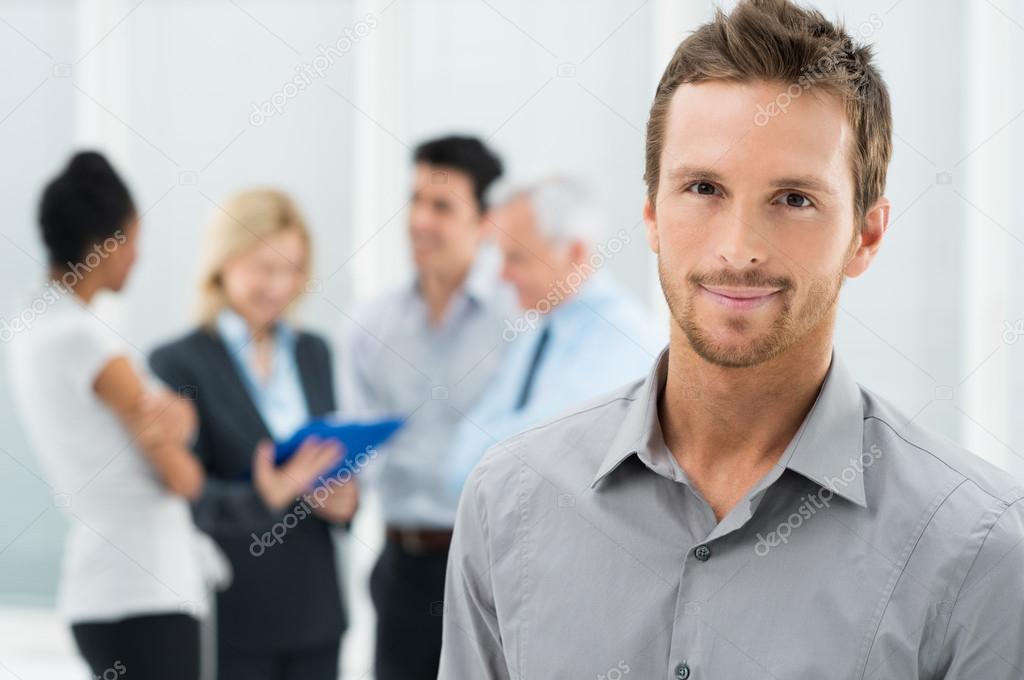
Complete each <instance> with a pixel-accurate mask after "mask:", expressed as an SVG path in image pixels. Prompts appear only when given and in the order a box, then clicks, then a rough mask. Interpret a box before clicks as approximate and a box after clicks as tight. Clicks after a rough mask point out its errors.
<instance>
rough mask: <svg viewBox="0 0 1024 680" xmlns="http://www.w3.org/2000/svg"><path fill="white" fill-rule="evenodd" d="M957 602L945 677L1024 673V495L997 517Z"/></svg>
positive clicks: (1012, 678) (1016, 679)
mask: <svg viewBox="0 0 1024 680" xmlns="http://www.w3.org/2000/svg"><path fill="white" fill-rule="evenodd" d="M952 606H953V609H952V613H951V615H950V621H949V628H948V630H947V633H946V642H945V645H944V648H945V649H944V656H945V657H946V658H948V659H949V660H950V662H949V664H948V665H946V667H945V668H944V671H943V673H942V674H941V675H940V676H939V677H941V678H943V679H944V680H953V679H954V678H986V680H1020V679H1021V678H1024V644H1022V641H1024V616H1022V614H1021V612H1022V611H1024V499H1018V500H1017V501H1015V502H1014V503H1012V504H1010V505H1009V506H1008V507H1007V508H1006V510H1004V511H1003V512H1002V514H1001V515H999V517H998V518H997V519H996V521H995V522H994V524H993V525H992V528H991V529H990V530H989V532H988V535H987V536H986V537H985V540H984V543H982V546H981V549H980V550H979V551H978V554H977V557H976V558H975V560H974V564H973V565H972V566H971V568H970V571H969V572H968V574H967V578H966V579H965V580H964V583H963V585H962V586H961V588H960V592H959V594H958V596H957V598H956V601H955V602H954V603H953V605H952Z"/></svg>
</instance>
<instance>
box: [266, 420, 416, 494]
mask: <svg viewBox="0 0 1024 680" xmlns="http://www.w3.org/2000/svg"><path fill="white" fill-rule="evenodd" d="M404 423H405V420H404V419H402V418H386V419H383V420H374V421H370V422H355V421H343V420H339V419H337V418H330V417H327V418H316V419H314V420H311V421H309V422H308V423H306V424H305V425H303V426H302V427H300V428H299V429H298V430H296V431H295V433H294V434H293V435H292V436H291V437H289V438H288V439H286V440H284V441H279V442H276V444H275V450H274V463H275V464H276V465H280V464H281V463H284V462H285V461H287V460H288V459H289V458H291V457H292V456H293V455H295V452H296V451H298V450H299V446H300V445H301V444H302V442H303V441H305V440H306V438H307V437H318V438H320V439H322V440H328V439H333V440H335V441H337V442H339V443H341V445H342V446H344V447H345V455H344V456H343V457H342V459H341V460H340V461H339V462H338V464H337V465H335V466H334V467H333V468H331V469H329V470H327V471H325V472H324V473H323V474H322V475H321V478H322V479H327V478H329V477H335V478H340V476H341V475H343V473H344V471H345V470H348V472H349V475H345V477H348V476H350V475H355V474H357V473H358V472H359V471H360V470H361V469H362V468H363V467H365V466H366V464H367V463H368V462H369V460H370V459H372V458H373V457H374V456H375V455H376V453H377V451H376V449H377V447H378V446H380V445H381V444H383V443H384V442H386V441H387V440H388V439H390V438H391V436H392V435H394V434H395V432H397V431H398V430H399V429H400V428H401V427H402V425H403V424H404Z"/></svg>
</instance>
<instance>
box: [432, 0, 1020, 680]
mask: <svg viewBox="0 0 1024 680" xmlns="http://www.w3.org/2000/svg"><path fill="white" fill-rule="evenodd" d="M891 126H892V123H891V114H890V105H889V98H888V94H887V90H886V87H885V84H884V83H883V81H882V79H881V77H880V75H879V74H878V72H877V70H876V69H875V67H874V66H873V65H872V60H871V55H870V51H869V50H868V49H867V48H865V47H861V46H858V45H856V44H854V43H853V42H852V41H851V39H850V37H849V36H848V35H847V34H846V33H845V32H844V31H843V30H842V29H841V28H840V27H839V26H837V25H835V24H833V23H830V22H828V21H827V20H826V19H825V18H824V17H822V16H821V15H820V14H819V13H817V12H811V11H807V10H804V9H801V8H799V7H797V6H795V5H793V4H792V3H790V2H788V1H786V0H771V1H770V0H741V2H740V3H739V4H738V5H737V7H736V9H735V10H734V11H733V12H732V13H730V14H729V15H725V14H722V13H720V12H719V13H716V16H715V18H714V19H713V21H712V22H711V23H709V24H707V25H705V26H702V27H701V28H699V29H698V30H697V31H696V32H695V33H693V34H692V35H691V36H690V37H688V38H687V39H686V40H684V41H683V43H682V44H681V45H680V46H679V48H678V50H677V51H676V53H675V55H674V56H673V58H672V61H671V63H670V64H669V66H668V68H667V69H666V70H665V73H664V75H663V77H662V79H661V82H660V84H659V86H658V90H657V93H656V95H655V100H654V103H653V105H652V108H651V115H650V120H649V122H648V134H647V157H646V173H645V179H646V181H647V186H648V196H647V199H646V202H645V205H644V218H645V222H646V225H647V235H648V241H649V243H650V246H651V248H652V249H653V250H654V251H655V252H656V253H657V254H658V265H659V272H660V278H661V284H662V289H663V291H664V293H665V297H666V299H667V301H668V305H669V309H670V311H671V329H670V332H671V335H670V343H669V347H668V349H667V350H666V351H665V352H664V353H663V354H662V355H661V357H660V358H659V359H658V361H657V363H656V364H655V366H654V367H653V369H652V370H651V372H650V374H649V376H648V377H647V379H646V380H644V381H641V382H638V383H636V384H632V385H629V386H626V387H624V388H622V389H621V390H620V391H619V392H617V393H615V394H612V395H611V396H609V397H607V398H604V399H600V400H598V401H595V402H593V403H591V404H589V405H587V406H585V407H582V408H580V409H579V410H578V411H577V412H576V413H574V414H572V415H569V416H566V417H563V418H560V419H558V420H555V421H552V422H549V423H547V424H544V425H541V426H539V427H536V428H534V429H532V430H529V431H527V432H525V433H522V434H520V435H518V436H516V437H513V438H512V439H510V440H508V441H506V442H504V443H502V444H499V445H498V446H496V447H493V448H492V449H491V450H490V451H489V452H488V453H487V454H486V456H485V457H484V459H483V461H482V462H481V463H480V464H479V465H478V466H477V467H476V469H475V470H474V471H473V473H472V474H471V476H470V478H469V480H468V482H467V484H466V487H465V489H464V491H463V495H462V499H461V504H460V507H459V515H458V519H457V522H456V531H455V538H454V541H453V544H452V550H451V554H450V558H449V563H448V574H447V584H446V593H445V607H446V608H445V623H444V646H443V650H442V659H441V670H440V674H439V677H440V678H443V679H444V680H465V679H467V678H472V679H473V680H488V679H497V678H570V677H571V678H599V679H600V678H606V679H609V680H610V679H620V678H626V677H633V678H642V679H643V680H652V679H654V680H657V679H663V680H672V679H674V680H688V679H689V678H707V679H709V680H744V679H747V678H778V679H779V680H821V679H822V678H844V679H851V680H852V679H857V680H862V679H864V678H871V679H875V678H880V679H885V680H890V679H901V680H903V679H909V678H921V679H924V678H927V679H939V678H944V679H953V678H957V679H960V678H970V679H974V678H978V679H980V678H985V679H986V680H992V679H995V680H1011V679H1013V680H1020V678H1024V613H1022V612H1024V503H1022V502H1021V499H1022V497H1024V489H1022V487H1021V486H1020V485H1019V484H1018V483H1017V482H1016V481H1015V480H1013V479H1012V478H1010V477H1009V476H1008V475H1006V474H1005V473H1003V472H1001V471H999V470H998V469H996V468H994V467H993V466H991V465H989V464H988V463H986V462H984V461H983V460H981V459H980V458H977V457H975V456H974V455H972V454H970V453H968V452H966V451H963V450H961V449H960V448H958V447H957V446H955V445H953V444H952V443H950V442H948V441H946V440H944V439H942V438H940V437H938V436H936V435H933V434H931V433H930V432H928V431H926V430H925V429H923V428H922V427H920V426H918V425H917V424H915V423H914V422H913V418H908V417H907V416H905V415H903V414H901V413H900V412H899V411H897V410H896V409H894V408H893V407H892V406H891V405H890V404H889V403H888V402H886V401H885V400H884V399H882V398H880V397H878V396H876V395H875V394H873V393H872V392H870V391H868V390H866V389H864V388H862V387H860V386H859V385H858V384H857V383H856V382H855V381H854V379H853V377H852V376H851V375H850V373H849V372H848V370H847V368H846V367H845V366H844V363H843V362H842V360H841V359H840V357H839V356H838V355H837V353H835V352H834V351H833V341H832V338H833V332H834V326H835V316H836V310H837V301H838V296H839V291H840V288H841V287H842V284H843V282H844V280H845V279H846V278H847V277H850V278H852V277H857V276H859V275H861V274H863V273H864V271H865V270H867V268H868V267H869V265H870V264H871V262H872V260H873V258H874V256H875V254H876V253H877V251H878V249H879V247H880V245H881V242H882V238H883V235H884V233H885V231H886V227H887V224H888V220H889V211H890V204H889V202H888V201H887V200H886V199H885V198H884V196H883V192H884V185H885V175H886V169H887V166H888V163H889V159H890V155H891V150H892V141H891V136H892V132H891ZM595 370H600V367H595Z"/></svg>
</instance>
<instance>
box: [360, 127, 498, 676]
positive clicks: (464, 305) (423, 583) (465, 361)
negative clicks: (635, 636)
mask: <svg viewBox="0 0 1024 680" xmlns="http://www.w3.org/2000/svg"><path fill="white" fill-rule="evenodd" d="M413 161H414V164H415V171H414V178H413V187H412V199H411V204H410V210H409V239H410V242H411V248H412V259H413V262H414V264H415V268H416V277H415V280H414V281H413V282H412V283H410V284H409V285H407V286H404V287H402V288H401V289H399V290H397V291H394V292H392V293H389V294H387V295H385V296H383V297H382V298H380V299H377V300H374V301H372V302H371V303H370V304H368V305H366V307H365V308H363V310H361V311H358V312H356V313H355V314H354V315H353V317H354V321H355V323H354V324H353V327H354V328H353V331H352V332H351V333H350V334H349V337H348V341H347V342H346V345H345V348H344V349H345V353H346V358H345V360H344V361H343V362H342V366H341V370H342V376H343V380H342V398H341V408H342V410H343V411H345V412H347V413H350V414H358V413H359V412H364V413H366V412H376V413H388V414H395V415H399V416H407V417H408V420H407V422H406V424H405V426H404V427H403V428H402V430H401V431H400V432H399V433H398V434H397V435H396V436H395V438H394V439H393V440H392V441H391V442H389V444H388V445H387V447H386V449H385V450H382V452H381V455H382V460H381V461H380V463H379V465H378V466H375V468H376V469H370V470H367V473H368V474H369V475H370V479H369V480H368V481H369V482H370V483H371V485H375V486H376V487H377V488H378V490H379V492H380V499H381V504H382V510H383V513H384V519H385V523H386V525H387V527H386V540H385V544H384V550H383V552H382V553H381V556H380V558H379V560H378V562H377V565H376V566H375V568H374V570H373V574H372V576H371V579H370V591H371V596H372V599H373V602H374V606H375V607H376V609H377V648H376V653H375V674H376V678H377V679H378V680H399V679H401V680H409V679H410V678H412V679H415V678H424V679H426V678H430V679H431V680H433V679H434V678H435V677H436V676H437V666H438V658H439V656H440V652H441V619H442V617H441V613H442V599H443V595H444V574H445V565H446V561H447V555H448V546H449V543H450V541H451V535H452V526H453V524H454V522H455V510H456V507H457V504H458V492H457V490H456V491H454V492H453V490H452V489H451V487H450V485H449V481H448V480H449V475H448V471H447V468H448V467H449V465H448V462H449V461H448V453H449V446H450V441H451V438H452V435H453V432H454V429H455V427H456V425H457V424H458V423H459V421H460V420H461V419H462V417H463V414H464V413H465V412H466V411H468V410H469V408H470V406H471V405H472V404H473V403H474V402H475V401H476V400H477V399H478V398H479V396H480V395H481V394H482V392H483V391H484V389H485V388H486V386H487V384H488V382H489V380H490V378H491V376H492V375H493V374H494V372H495V371H496V369H497V367H498V364H499V362H500V359H501V356H502V349H503V347H504V345H505V344H506V343H504V342H503V341H502V339H501V333H502V329H503V320H504V319H505V318H506V317H507V316H508V315H509V314H510V312H511V310H513V309H514V300H513V298H512V295H511V291H509V290H507V289H506V288H505V287H504V286H502V285H500V282H499V280H498V273H499V272H498V265H499V262H498V259H497V257H496V253H493V252H489V251H486V250H485V249H484V247H483V240H484V232H485V221H486V214H487V204H486V198H485V197H486V195H487V190H488V188H489V187H490V185H491V184H492V183H493V182H494V180H496V179H497V178H498V177H499V176H500V175H501V172H502V167H501V161H500V160H499V159H498V157H497V156H496V155H495V154H494V152H492V151H491V150H490V149H488V148H487V147H486V146H484V144H483V143H482V142H481V141H480V140H478V139H475V138H472V137H445V138H442V139H436V140H432V141H429V142H426V143H424V144H422V145H420V146H419V147H417V149H416V150H415V152H414V154H413ZM375 473H376V474H375ZM374 477H376V478H374Z"/></svg>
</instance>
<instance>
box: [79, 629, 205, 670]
mask: <svg viewBox="0 0 1024 680" xmlns="http://www.w3.org/2000/svg"><path fill="white" fill-rule="evenodd" d="M71 633H72V635H74V638H75V644H77V645H78V649H79V651H80V652H81V653H82V656H83V657H85V661H86V663H88V664H89V668H90V669H92V674H93V677H95V678H98V679H99V680H199V621H198V620H197V619H195V618H193V617H191V616H188V615H187V614H152V615H147V616H132V617H129V618H125V619H121V620H119V621H110V622H106V621H104V622H95V623H93V622H85V623H76V624H74V625H72V626H71Z"/></svg>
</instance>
